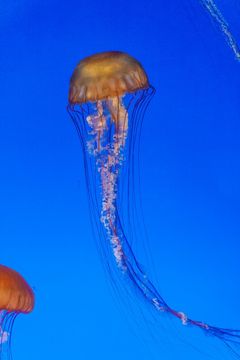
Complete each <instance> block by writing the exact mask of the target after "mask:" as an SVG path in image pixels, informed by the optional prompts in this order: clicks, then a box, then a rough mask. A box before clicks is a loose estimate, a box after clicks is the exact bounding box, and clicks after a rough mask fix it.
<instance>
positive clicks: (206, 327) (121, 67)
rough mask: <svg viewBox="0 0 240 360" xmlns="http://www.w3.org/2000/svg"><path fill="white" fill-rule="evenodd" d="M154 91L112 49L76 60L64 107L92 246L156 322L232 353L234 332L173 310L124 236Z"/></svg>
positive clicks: (239, 335)
mask: <svg viewBox="0 0 240 360" xmlns="http://www.w3.org/2000/svg"><path fill="white" fill-rule="evenodd" d="M154 92H155V90H154V88H153V86H151V85H150V82H149V79H148V76H147V74H146V72H145V70H144V68H143V67H142V65H141V64H140V63H139V62H138V61H137V60H136V59H134V58H133V57H132V56H130V55H128V54H126V53H123V52H119V51H110V52H103V53H99V54H95V55H92V56H90V57H87V58H85V59H83V60H82V61H80V63H79V64H78V65H77V67H76V68H75V70H74V72H73V75H72V77H71V80H70V89H69V104H68V107H67V108H68V112H69V114H70V116H71V119H72V120H73V123H74V125H75V127H76V130H77V133H78V136H79V139H80V142H81V145H82V150H83V158H84V168H85V175H86V184H87V190H88V196H89V205H90V209H91V214H92V222H93V224H94V225H95V230H96V232H95V239H96V244H97V247H98V249H99V252H100V254H101V257H102V259H103V260H104V261H105V264H106V268H107V270H108V271H109V273H110V275H111V278H114V277H115V276H116V275H117V274H118V275H120V276H119V278H120V279H122V277H123V278H124V279H125V281H126V283H127V285H128V286H129V289H132V290H134V291H133V293H134V294H138V296H139V297H140V298H141V299H142V300H144V303H145V304H148V305H150V306H151V308H152V309H155V311H156V313H159V316H161V315H162V314H163V313H166V314H169V315H170V316H171V317H173V318H177V319H179V320H180V321H181V323H182V324H183V325H185V326H194V327H196V328H199V329H200V330H201V331H202V332H204V333H205V334H208V335H212V336H214V337H216V338H218V339H219V340H221V341H223V342H224V343H225V344H226V345H227V346H228V348H230V349H232V350H233V351H234V352H235V346H237V345H240V331H239V330H234V329H228V328H221V327H217V326H212V325H210V324H208V323H207V322H205V320H204V321H202V320H193V319H192V318H191V317H190V316H188V315H187V313H185V312H182V311H179V310H176V309H175V308H173V307H172V306H171V305H169V304H168V303H167V301H166V300H165V299H164V297H163V296H162V295H161V294H160V293H159V292H158V290H157V289H156V287H155V286H154V284H153V283H152V281H151V279H150V278H149V277H148V275H147V273H146V272H145V270H143V267H142V265H141V264H140V263H139V261H138V259H137V258H136V256H135V251H134V239H133V235H132V232H131V231H129V223H130V222H131V220H132V215H133V211H132V206H133V200H134V199H132V193H134V183H133V182H132V177H133V176H134V174H135V170H136V168H135V163H134V162H135V159H136V158H135V155H134V154H135V151H136V147H137V142H138V140H139V139H138V137H139V129H140V128H141V124H142V119H143V117H144V113H145V111H146V109H147V106H148V104H149V102H150V100H151V98H152V97H153V95H154ZM135 195H136V194H135ZM129 234H130V240H129V236H128V235H129ZM135 240H136V241H139V238H137V239H135ZM116 273H117V274H116ZM122 275H123V276H122ZM118 283H119V281H118Z"/></svg>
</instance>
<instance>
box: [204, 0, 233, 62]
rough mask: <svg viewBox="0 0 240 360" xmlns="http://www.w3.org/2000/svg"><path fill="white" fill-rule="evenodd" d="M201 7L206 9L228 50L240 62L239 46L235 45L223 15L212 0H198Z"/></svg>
mask: <svg viewBox="0 0 240 360" xmlns="http://www.w3.org/2000/svg"><path fill="white" fill-rule="evenodd" d="M200 3H201V4H202V6H203V7H204V8H205V9H206V11H207V12H208V14H209V15H210V16H211V18H212V19H213V21H214V22H215V23H216V25H217V26H218V27H219V29H220V30H221V32H222V34H223V35H224V37H225V39H226V41H227V44H228V45H229V47H230V49H231V50H232V51H233V54H234V56H235V58H236V59H237V60H238V61H240V48H239V44H238V43H237V41H236V39H235V38H234V36H233V34H232V32H231V29H230V27H229V25H228V23H227V21H226V20H225V18H224V16H223V14H222V13H221V11H220V10H219V8H218V7H217V4H216V2H215V1H214V0H200Z"/></svg>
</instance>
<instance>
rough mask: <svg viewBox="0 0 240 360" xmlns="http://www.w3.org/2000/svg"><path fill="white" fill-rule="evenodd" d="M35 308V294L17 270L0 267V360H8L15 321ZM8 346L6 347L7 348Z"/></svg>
mask: <svg viewBox="0 0 240 360" xmlns="http://www.w3.org/2000/svg"><path fill="white" fill-rule="evenodd" d="M33 308H34V293H33V290H32V289H31V287H30V286H29V285H28V284H27V282H26V281H25V280H24V278H23V277H22V276H21V275H20V274H19V273H18V272H17V271H15V270H12V269H10V268H9V267H7V266H4V265H0V360H1V359H3V358H5V357H6V358H8V356H9V351H10V345H11V341H10V339H11V333H12V327H13V323H14V320H15V318H16V316H17V315H18V314H20V313H25V314H27V313H30V312H31V311H32V310H33ZM5 344H6V346H5Z"/></svg>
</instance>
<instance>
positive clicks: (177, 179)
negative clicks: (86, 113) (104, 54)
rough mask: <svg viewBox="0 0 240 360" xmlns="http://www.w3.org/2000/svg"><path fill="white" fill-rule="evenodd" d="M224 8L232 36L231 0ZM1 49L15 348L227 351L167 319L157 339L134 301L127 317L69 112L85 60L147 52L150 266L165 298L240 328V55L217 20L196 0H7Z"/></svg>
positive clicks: (143, 354) (1, 211)
mask: <svg viewBox="0 0 240 360" xmlns="http://www.w3.org/2000/svg"><path fill="white" fill-rule="evenodd" d="M218 5H219V7H220V8H221V10H222V12H223V13H224V14H225V16H226V18H227V20H228V22H229V24H230V25H231V29H232V31H233V33H234V35H235V36H236V38H237V36H238V34H239V24H238V22H237V21H238V20H237V19H239V15H240V5H239V2H238V1H224V0H219V1H218ZM0 44H1V54H0V84H1V86H0V92H1V110H0V137H1V140H0V154H1V155H0V157H1V186H0V198H1V205H0V219H1V226H0V244H1V259H0V262H1V263H3V264H5V265H8V266H11V267H13V268H15V269H16V270H18V271H20V272H21V273H22V274H23V275H24V276H25V277H26V279H27V280H28V281H29V283H30V284H31V286H33V288H34V291H35V294H36V307H35V311H34V312H33V313H32V314H31V315H29V316H22V317H19V318H18V319H17V321H16V324H15V328H14V338H13V354H14V359H15V360H21V359H24V360H32V359H34V360H40V359H58V360H63V359H66V358H67V359H83V360H93V359H105V360H110V359H111V360H112V359H115V360H118V359H121V360H122V359H125V360H130V359H133V360H135V359H139V360H151V359H164V360H170V359H171V360H175V359H186V360H187V359H191V360H193V359H194V360H198V359H199V360H200V359H201V360H203V359H210V358H211V357H209V356H213V358H214V359H225V358H226V359H229V358H231V356H230V354H229V352H228V351H227V350H226V349H225V348H224V347H221V346H220V345H219V344H218V342H215V341H214V340H211V338H207V337H205V336H203V335H202V333H201V331H194V330H193V329H186V328H183V329H182V328H181V326H179V325H178V322H177V321H174V320H173V321H171V320H169V319H168V318H164V319H163V320H161V321H160V324H159V325H156V326H155V325H153V327H152V329H153V330H152V331H153V332H154V333H155V334H156V335H157V339H156V340H154V339H153V337H152V336H150V335H149V329H147V327H146V324H145V323H144V321H143V322H142V317H141V315H140V311H139V312H138V310H137V311H136V319H135V320H134V321H132V320H131V319H130V313H129V312H128V311H127V312H124V310H123V309H121V305H118V303H117V301H116V299H115V298H114V296H113V294H112V291H111V289H110V286H109V284H108V282H107V280H106V274H105V273H104V271H103V270H102V265H101V262H100V260H99V256H98V253H97V251H96V249H95V246H94V241H93V238H92V232H91V226H90V221H89V213H88V205H87V196H86V189H85V182H84V169H83V165H82V154H81V148H80V144H79V142H78V138H77V136H76V132H75V129H74V127H73V125H72V123H71V121H70V119H69V117H68V115H67V113H66V104H67V95H68V85H69V78H70V75H71V73H72V70H73V68H74V67H75V65H76V64H77V62H78V61H79V60H80V59H81V58H83V57H85V56H87V55H90V54H92V53H95V52H99V51H104V50H122V51H126V52H129V53H130V54H132V55H133V56H135V57H136V58H138V59H139V60H140V61H141V62H142V64H143V65H144V67H145V69H146V71H147V73H148V74H149V79H150V81H151V83H152V84H153V86H154V87H155V88H156V90H157V92H156V95H155V97H154V99H153V101H152V103H151V105H150V107H149V109H148V112H147V114H146V117H145V120H144V125H143V134H142V141H141V144H142V145H141V179H142V199H143V208H144V216H145V222H146V227H147V231H148V238H149V241H148V242H149V245H150V249H151V252H152V254H153V264H154V266H153V265H151V264H149V273H150V275H151V277H152V278H154V279H157V286H158V288H159V289H160V292H161V294H162V295H163V296H164V298H165V299H166V300H167V301H168V303H169V304H170V305H171V306H172V307H174V308H176V309H177V310H179V311H180V310H182V311H185V312H186V313H187V314H188V315H189V316H191V317H192V318H195V319H197V320H203V321H207V322H209V323H211V324H213V325H216V326H224V327H233V328H240V313H239V301H240V285H239V278H240V266H239V257H240V245H239V239H240V225H239V224H240V223H239V215H240V205H239V204H240V186H239V184H240V141H239V138H240V121H239V119H240V107H239V100H240V90H239V89H240V76H239V74H240V63H238V62H237V61H236V60H235V59H234V56H233V53H232V52H231V50H230V48H229V47H228V45H227V44H226V42H225V39H224V37H223V36H222V34H221V33H220V32H219V29H218V27H217V26H215V24H214V22H213V21H212V19H211V18H210V17H209V16H208V14H207V13H206V12H205V10H204V9H203V8H202V7H201V5H200V4H199V2H198V1H197V0H196V1H194V0H190V1H187V0H181V1H180V0H172V1H163V0H160V1H159V0H151V1H142V0H138V1H137V0H132V1H131V0H130V1H126V0H123V1H119V2H112V1H109V0H108V1H107V0H102V1H97V0H92V1H82V0H79V1H76V0H68V1H66V0H63V1H61V2H60V1H55V0H49V1H46V0H45V1H37V0H34V1H30V0H19V1H12V0H11V1H8V0H3V1H2V2H1V5H0ZM143 240H144V239H141V238H139V239H136V243H137V245H136V246H137V250H138V254H139V255H140V257H141V260H144V253H143V251H142V253H141V246H140V244H141V243H142V241H143ZM143 262H144V261H143ZM145 268H146V271H147V265H146V267H145ZM154 269H155V270H154ZM123 314H125V315H123ZM159 316H161V314H160V315H159ZM141 324H142V325H141ZM188 340H189V341H190V344H186V341H188ZM195 346H196V348H195ZM209 354H210V355H209Z"/></svg>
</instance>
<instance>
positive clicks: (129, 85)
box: [69, 51, 149, 105]
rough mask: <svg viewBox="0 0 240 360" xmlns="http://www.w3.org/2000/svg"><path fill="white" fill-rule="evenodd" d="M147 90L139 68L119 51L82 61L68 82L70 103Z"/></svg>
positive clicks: (97, 55)
mask: <svg viewBox="0 0 240 360" xmlns="http://www.w3.org/2000/svg"><path fill="white" fill-rule="evenodd" d="M148 87H149V82H148V77H147V74H146V72H145V70H144V69H143V67H142V65H141V64H140V63H139V62H138V61H137V60H136V59H134V58H133V57H132V56H130V55H128V54H126V53H124V52H120V51H107V52H101V53H98V54H95V55H92V56H89V57H86V58H84V59H83V60H81V61H80V62H79V64H78V65H77V66H76V68H75V70H74V72H73V75H72V77H71V80H70V89H69V103H70V104H72V105H74V104H81V103H85V102H95V101H97V100H104V99H107V98H110V97H116V96H117V97H118V96H122V95H124V94H125V93H133V92H135V91H137V90H140V89H147V88H148Z"/></svg>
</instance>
